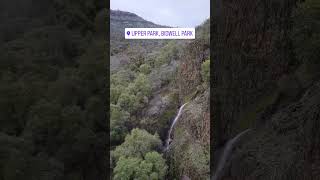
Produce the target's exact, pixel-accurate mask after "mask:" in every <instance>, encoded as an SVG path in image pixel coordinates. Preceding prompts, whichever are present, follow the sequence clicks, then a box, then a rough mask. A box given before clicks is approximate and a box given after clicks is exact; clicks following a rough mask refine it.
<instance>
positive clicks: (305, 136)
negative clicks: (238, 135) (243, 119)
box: [221, 82, 320, 180]
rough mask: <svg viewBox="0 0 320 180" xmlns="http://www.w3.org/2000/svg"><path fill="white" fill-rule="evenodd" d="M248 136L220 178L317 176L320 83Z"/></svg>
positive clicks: (319, 167) (295, 178)
mask: <svg viewBox="0 0 320 180" xmlns="http://www.w3.org/2000/svg"><path fill="white" fill-rule="evenodd" d="M268 122H269V123H268V124H267V125H266V126H265V127H263V128H261V129H257V130H256V131H255V132H253V133H251V134H250V135H248V138H247V140H246V141H245V142H243V144H241V145H239V146H238V147H237V148H236V149H235V150H234V152H233V155H232V156H231V157H230V161H229V162H228V165H227V166H226V167H225V171H224V176H223V178H221V179H245V180H247V179H262V180H264V179H265V180H269V179H280V180H301V179H302V180H303V179H320V156H319V155H320V131H319V128H320V82H318V83H316V84H315V85H313V86H312V87H311V88H309V89H308V90H307V91H306V92H305V94H304V95H303V97H301V99H300V100H299V101H297V102H296V103H293V104H292V105H290V106H288V107H286V108H284V109H281V110H279V111H278V112H277V113H275V114H274V115H273V116H272V117H271V118H270V120H269V121H268Z"/></svg>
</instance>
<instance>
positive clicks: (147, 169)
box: [114, 151, 168, 180]
mask: <svg viewBox="0 0 320 180" xmlns="http://www.w3.org/2000/svg"><path fill="white" fill-rule="evenodd" d="M167 169H168V166H167V165H166V163H165V160H164V159H163V157H162V156H161V155H160V154H159V153H157V152H154V151H153V152H148V153H147V154H146V155H145V157H144V159H141V158H136V157H128V158H124V157H120V159H119V161H118V162H117V165H116V167H115V169H114V173H115V176H114V179H121V180H126V179H128V180H130V179H139V180H150V179H152V180H158V179H164V177H165V175H166V173H167Z"/></svg>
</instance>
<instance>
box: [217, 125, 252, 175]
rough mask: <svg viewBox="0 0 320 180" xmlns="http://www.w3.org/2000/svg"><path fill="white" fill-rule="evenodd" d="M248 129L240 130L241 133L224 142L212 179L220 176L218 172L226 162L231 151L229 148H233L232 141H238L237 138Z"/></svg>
mask: <svg viewBox="0 0 320 180" xmlns="http://www.w3.org/2000/svg"><path fill="white" fill-rule="evenodd" d="M248 131H250V129H247V130H245V131H242V132H241V133H239V134H238V135H237V136H236V137H234V138H232V139H231V140H229V141H228V142H227V144H226V147H225V148H224V150H223V153H222V156H221V158H220V160H219V162H218V166H217V169H216V172H215V173H214V176H213V180H218V178H219V176H220V173H221V171H222V169H223V167H224V165H225V163H226V162H227V160H228V157H229V155H230V153H231V150H232V148H233V145H234V143H236V142H237V141H238V139H239V138H240V137H241V136H242V135H244V134H245V133H247V132H248Z"/></svg>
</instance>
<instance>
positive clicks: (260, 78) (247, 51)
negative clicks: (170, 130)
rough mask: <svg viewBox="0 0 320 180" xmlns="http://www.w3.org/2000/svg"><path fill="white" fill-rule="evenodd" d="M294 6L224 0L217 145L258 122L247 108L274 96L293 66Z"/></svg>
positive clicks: (217, 67) (217, 75)
mask: <svg viewBox="0 0 320 180" xmlns="http://www.w3.org/2000/svg"><path fill="white" fill-rule="evenodd" d="M219 2H220V1H219ZM294 5H295V1H293V0H292V1H290V0H288V1H284V0H283V1H271V0H270V1H265V0H241V1H221V2H220V6H221V7H220V9H219V11H217V12H219V14H217V17H216V19H215V21H216V23H217V27H216V31H217V33H216V36H215V37H214V42H215V43H216V45H215V47H214V52H215V54H214V58H213V59H214V61H212V62H213V66H212V67H213V68H214V69H213V75H214V76H213V78H214V79H213V84H214V89H213V90H212V91H213V93H214V95H213V98H212V100H213V102H212V103H213V116H214V122H215V129H214V133H216V134H215V140H214V143H215V144H216V146H220V145H222V144H223V143H224V142H225V141H227V140H228V139H230V138H231V137H233V136H235V135H236V134H237V133H239V132H241V130H244V129H247V128H249V127H252V126H254V125H255V122H254V119H256V116H257V114H248V113H247V112H246V109H248V108H249V109H250V108H251V107H250V106H257V105H256V104H255V103H257V102H258V101H259V100H261V98H263V97H266V96H272V95H271V94H268V93H270V92H272V91H273V89H274V88H275V86H276V84H275V83H276V81H277V80H278V79H279V78H280V77H282V75H283V74H286V73H287V72H288V71H289V70H290V68H292V67H291V64H292V63H291V62H290V60H293V59H294V58H292V57H291V53H292V52H290V48H289V47H290V43H291V42H290V39H289V37H288V36H289V32H290V31H289V30H290V23H289V20H290V18H289V17H290V14H291V11H292V8H293V6H294ZM279 32H280V33H279ZM272 98H273V97H270V99H272ZM261 101H266V100H261ZM270 101H271V100H270ZM262 106H263V107H262V108H261V109H263V108H264V107H265V105H262ZM242 116H243V119H249V118H247V116H250V117H251V118H250V120H247V121H246V120H243V121H242V120H241V118H239V117H242ZM239 119H240V120H239Z"/></svg>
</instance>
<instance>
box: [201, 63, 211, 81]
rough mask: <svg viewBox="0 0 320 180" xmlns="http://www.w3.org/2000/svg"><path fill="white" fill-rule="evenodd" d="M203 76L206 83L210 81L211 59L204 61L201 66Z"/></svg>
mask: <svg viewBox="0 0 320 180" xmlns="http://www.w3.org/2000/svg"><path fill="white" fill-rule="evenodd" d="M201 75H202V79H203V80H204V82H206V83H208V82H209V81H210V59H208V60H206V61H204V62H203V63H202V65H201Z"/></svg>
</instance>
